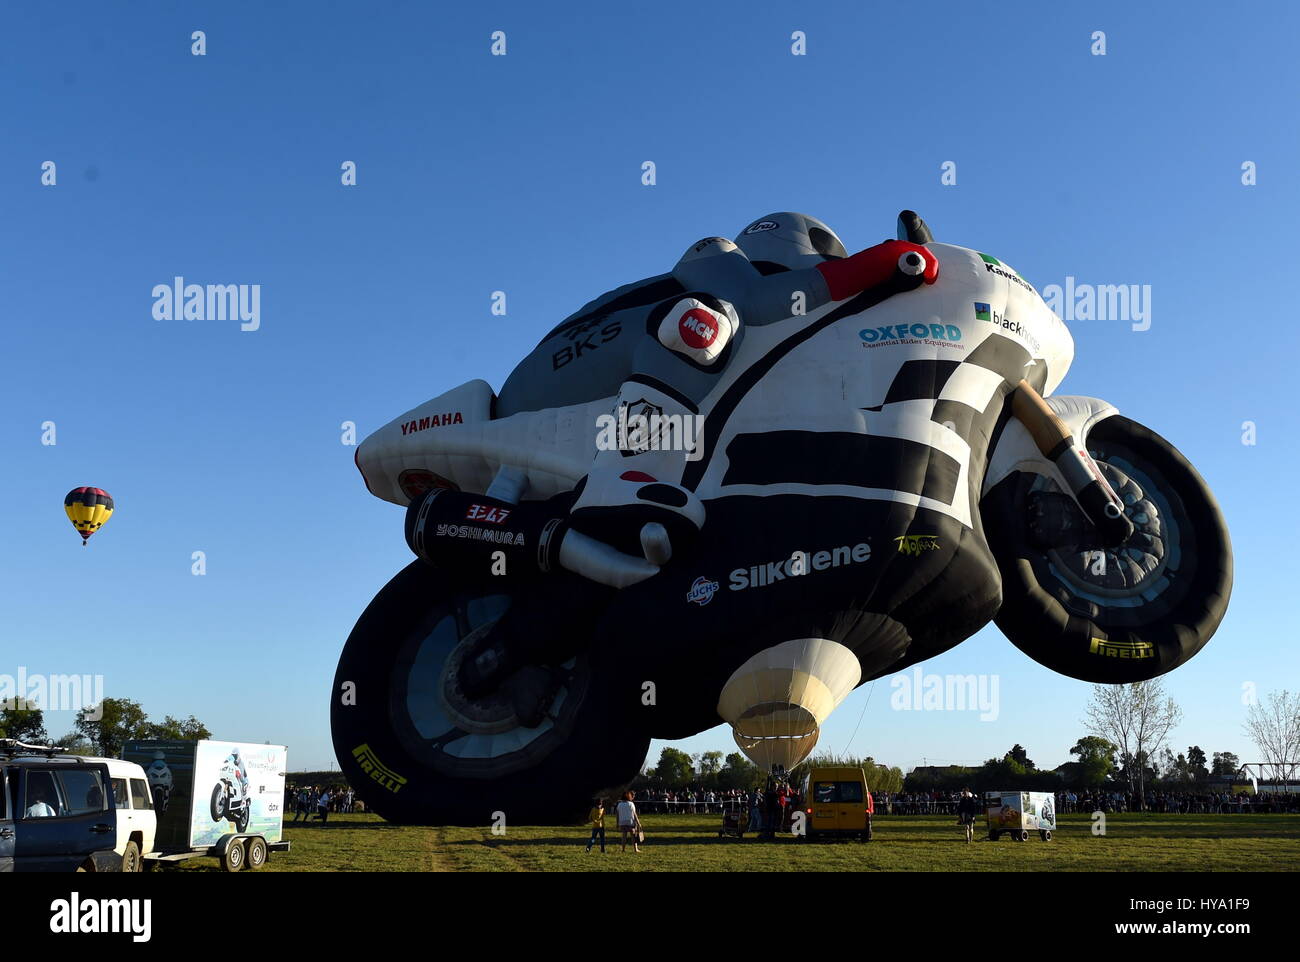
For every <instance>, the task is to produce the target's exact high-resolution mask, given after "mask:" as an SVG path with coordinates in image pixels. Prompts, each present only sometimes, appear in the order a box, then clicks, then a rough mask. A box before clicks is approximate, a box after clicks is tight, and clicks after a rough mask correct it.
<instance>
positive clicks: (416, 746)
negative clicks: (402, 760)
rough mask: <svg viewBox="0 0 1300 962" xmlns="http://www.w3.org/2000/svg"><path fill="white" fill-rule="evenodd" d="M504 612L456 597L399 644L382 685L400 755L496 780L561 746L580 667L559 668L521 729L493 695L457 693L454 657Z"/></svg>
mask: <svg viewBox="0 0 1300 962" xmlns="http://www.w3.org/2000/svg"><path fill="white" fill-rule="evenodd" d="M509 605H510V597H509V596H508V595H504V594H493V595H485V596H481V597H464V596H460V597H457V598H456V599H455V602H454V605H453V607H452V610H450V611H446V610H444V611H442V612H440V613H439V615H438V616H436V617H435V618H434V620H433V622H432V623H431V624H424V625H420V626H417V628H416V629H415V630H413V631H412V632H411V634H410V637H408V638H407V639H406V641H405V642H403V644H402V646H401V648H400V650H399V653H398V657H397V659H396V662H395V664H394V668H393V674H392V682H391V684H390V685H389V691H390V693H391V694H390V702H389V713H390V717H391V719H392V722H393V729H394V731H395V733H396V734H397V737H398V739H399V741H400V742H401V744H402V747H403V748H404V749H405V750H406V751H407V752H409V753H410V755H411V756H412V757H413V758H416V759H418V760H420V761H421V762H423V763H424V764H426V765H429V766H430V767H432V768H434V769H435V770H437V771H441V772H443V773H444V774H449V775H454V776H458V777H470V778H473V777H482V778H497V777H500V776H501V775H504V774H508V773H509V772H512V771H518V770H521V769H525V768H529V767H531V766H533V765H535V764H537V762H538V761H539V760H540V759H541V758H543V757H545V756H546V755H547V754H549V753H550V752H551V751H552V750H553V749H554V748H555V747H557V746H558V745H560V744H562V743H563V741H564V740H565V738H566V737H567V734H568V731H569V730H570V729H571V727H572V721H573V716H574V715H576V709H577V706H578V705H579V704H580V703H581V696H582V694H583V693H584V692H585V689H586V684H587V678H588V673H587V670H586V665H585V659H582V658H574V659H570V660H569V661H567V662H565V663H564V664H562V665H560V666H558V669H557V670H558V672H559V684H558V688H557V690H556V692H555V694H554V695H553V696H552V697H551V699H550V700H549V704H548V706H547V708H546V711H545V714H544V717H543V719H542V721H541V723H540V724H538V725H537V726H536V727H533V728H525V727H524V726H523V725H521V724H520V723H519V721H518V720H517V719H516V718H515V716H514V711H513V709H512V708H511V707H510V705H509V703H508V702H507V701H506V700H505V699H504V698H503V697H502V696H500V695H497V694H493V695H490V696H489V697H487V698H485V699H478V700H473V699H469V698H467V697H466V696H465V695H464V694H463V692H461V691H460V689H459V686H458V683H457V673H456V669H457V668H458V666H459V663H460V656H461V655H463V653H464V651H465V649H466V648H467V647H468V645H469V644H471V643H472V642H473V641H475V640H477V638H479V637H480V636H481V635H482V634H483V633H484V632H486V631H487V630H489V629H490V627H491V625H492V624H493V623H495V622H496V621H497V620H498V619H499V618H500V617H501V616H502V615H503V614H504V613H505V611H506V609H507V608H508V607H509Z"/></svg>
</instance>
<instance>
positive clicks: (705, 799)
mask: <svg viewBox="0 0 1300 962" xmlns="http://www.w3.org/2000/svg"><path fill="white" fill-rule="evenodd" d="M761 795H762V792H761V791H758V790H755V791H752V792H746V791H744V790H741V789H730V790H726V791H712V790H708V789H705V788H701V787H699V786H688V787H686V788H680V789H650V790H648V791H642V792H640V793H639V798H638V804H639V805H640V806H641V811H642V812H645V813H648V814H656V815H667V814H679V815H715V814H722V813H724V812H738V811H740V810H741V809H752V808H753V807H754V806H755V804H758V803H756V802H755V801H754V799H755V797H758V796H761ZM976 795H977V796H978V795H979V793H978V792H977V793H976ZM872 797H873V798H874V799H875V803H876V812H877V813H878V814H882V815H953V814H955V813H956V811H957V804H958V802H959V801H960V800H961V792H959V791H930V792H873V793H872ZM1055 797H1056V810H1057V811H1058V812H1061V813H1066V814H1072V813H1077V812H1084V813H1090V812H1107V813H1111V812H1121V813H1122V812H1136V811H1141V810H1145V811H1147V812H1156V813H1158V814H1169V815H1173V814H1182V815H1188V814H1216V815H1217V814H1251V813H1268V814H1282V813H1293V814H1294V813H1300V792H1290V793H1286V792H1259V793H1256V794H1251V793H1249V792H1228V791H1199V792H1197V791H1168V790H1164V789H1159V790H1152V791H1148V792H1147V793H1146V804H1145V806H1139V805H1138V794H1137V792H1125V791H1119V790H1111V789H1107V790H1097V789H1091V790H1085V791H1074V790H1065V791H1060V792H1056V793H1055Z"/></svg>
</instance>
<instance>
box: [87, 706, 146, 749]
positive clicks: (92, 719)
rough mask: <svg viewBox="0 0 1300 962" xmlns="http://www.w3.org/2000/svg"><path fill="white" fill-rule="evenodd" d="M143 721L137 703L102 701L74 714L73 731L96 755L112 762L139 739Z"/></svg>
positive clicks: (144, 720)
mask: <svg viewBox="0 0 1300 962" xmlns="http://www.w3.org/2000/svg"><path fill="white" fill-rule="evenodd" d="M147 719H148V716H147V715H145V713H144V709H143V708H141V707H140V705H139V703H138V702H134V701H131V700H130V699H129V698H105V699H104V700H103V701H102V702H100V703H99V704H98V705H94V706H92V707H90V708H83V709H81V711H79V712H77V720H76V723H75V726H74V727H75V728H76V731H77V734H78V735H80V736H82V737H83V738H84V739H85V740H86V741H88V742H90V743H91V744H92V745H93V746H94V747H95V750H96V751H98V752H99V754H101V755H104V756H106V757H108V758H116V757H117V756H118V755H120V754H121V753H122V746H123V745H124V744H126V742H128V741H130V740H131V739H132V738H138V737H140V732H141V730H142V729H143V728H144V724H145V722H146V720H147Z"/></svg>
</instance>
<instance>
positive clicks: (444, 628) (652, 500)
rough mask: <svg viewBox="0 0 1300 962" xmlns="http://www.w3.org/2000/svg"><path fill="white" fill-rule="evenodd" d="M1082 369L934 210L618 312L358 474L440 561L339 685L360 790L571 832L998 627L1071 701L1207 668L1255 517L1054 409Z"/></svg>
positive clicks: (412, 421) (396, 596) (384, 804)
mask: <svg viewBox="0 0 1300 962" xmlns="http://www.w3.org/2000/svg"><path fill="white" fill-rule="evenodd" d="M1073 357H1074V342H1073V339H1072V337H1071V335H1070V332H1069V330H1068V328H1067V327H1066V325H1065V324H1064V323H1063V322H1062V321H1061V319H1060V318H1059V317H1057V316H1056V315H1055V314H1054V313H1053V312H1052V310H1051V309H1050V308H1049V307H1048V306H1047V304H1046V303H1045V302H1044V300H1043V299H1042V297H1040V295H1039V293H1038V291H1037V290H1036V289H1035V288H1034V287H1033V286H1032V285H1031V284H1030V283H1029V282H1028V281H1027V280H1025V279H1024V278H1023V277H1022V276H1021V275H1020V274H1019V273H1018V272H1017V271H1016V270H1015V269H1014V268H1012V267H1011V266H1009V265H1008V264H1006V263H1004V262H1003V261H1001V260H1000V259H998V258H997V257H994V256H992V255H990V254H986V253H982V252H980V251H977V250H974V249H971V248H966V247H959V246H954V245H951V244H946V243H939V242H937V241H935V239H934V236H933V234H932V232H931V230H930V228H929V227H928V226H927V225H926V224H925V222H924V221H923V220H922V219H921V218H920V217H918V216H917V215H916V214H915V213H913V212H911V211H904V212H903V213H902V214H900V216H899V219H898V230H897V239H894V240H888V241H885V242H883V243H880V244H877V245H875V246H871V247H868V248H866V249H863V250H860V251H858V252H857V253H854V254H849V253H848V251H847V249H846V248H845V247H844V245H843V244H842V243H841V242H840V240H839V239H838V238H837V237H836V236H835V234H834V233H833V232H832V231H831V230H830V228H829V227H827V226H826V225H825V224H823V223H822V222H821V221H818V220H816V219H815V218H812V217H808V216H806V215H802V214H793V213H788V212H783V213H776V214H771V215H768V216H766V217H763V218H760V219H758V220H756V221H754V222H752V223H751V224H749V225H748V226H747V227H745V228H744V229H743V230H742V231H741V233H740V234H739V235H738V236H737V237H736V239H735V240H734V241H731V240H726V239H724V238H720V237H712V238H705V239H704V240H701V241H699V242H698V243H696V244H694V245H692V246H691V247H690V248H689V249H688V250H687V251H686V253H685V254H684V255H683V256H682V257H681V258H680V260H679V261H678V262H677V264H676V265H675V266H674V267H673V269H672V270H671V271H669V272H668V273H665V274H660V275H656V276H654V277H651V278H648V279H646V280H643V281H638V282H636V283H633V284H629V285H625V286H624V287H620V288H617V289H615V290H613V291H610V292H609V293H607V294H604V295H602V296H601V297H599V298H597V299H596V300H594V301H592V302H590V303H589V304H587V305H586V306H584V307H583V308H582V309H580V310H579V311H578V312H576V313H575V314H573V315H571V316H570V317H569V318H567V319H566V320H565V321H563V322H562V323H561V324H560V325H559V326H557V327H556V328H555V329H554V330H553V331H552V332H551V333H550V334H548V335H547V336H546V337H545V338H543V339H542V342H541V343H540V344H539V345H538V346H537V347H536V348H535V349H534V350H533V351H532V353H531V354H529V355H528V357H526V358H525V359H524V360H523V361H522V362H521V363H520V364H519V365H518V366H517V367H516V368H515V370H514V372H513V373H512V374H511V375H510V377H509V378H507V380H506V381H505V383H504V384H503V385H502V387H501V390H500V391H499V392H494V391H493V389H492V388H491V387H490V386H489V385H488V384H487V383H486V382H484V381H480V380H475V381H469V382H468V383H465V384H463V385H461V386H460V387H456V388H454V389H452V390H450V391H447V392H446V393H444V394H441V395H439V396H438V397H435V398H434V399H433V400H430V401H427V402H425V403H423V404H420V405H418V406H417V407H415V408H412V409H411V410H409V411H407V412H406V413H405V414H402V415H401V416H400V417H397V418H395V419H394V420H393V421H391V422H390V423H389V424H387V425H385V426H383V427H381V428H379V429H378V430H377V431H375V432H374V433H373V434H371V435H370V436H369V437H367V438H366V439H365V440H364V442H363V443H362V444H361V445H360V446H359V447H358V448H357V451H356V465H357V467H358V468H359V470H360V472H361V474H362V476H363V479H364V481H365V483H366V486H367V489H368V490H369V491H370V493H371V494H373V495H375V496H376V497H378V498H380V499H382V500H385V501H388V502H391V503H393V504H396V505H400V506H402V507H403V508H404V509H405V511H406V516H405V536H406V540H407V543H408V545H409V547H410V548H411V550H412V552H413V553H414V555H415V560H414V561H413V562H412V563H411V564H409V565H408V566H407V567H406V568H404V569H403V570H402V571H401V572H399V573H398V574H397V575H396V576H395V577H394V578H393V579H392V580H391V581H390V582H389V583H388V584H387V585H386V586H385V587H384V588H383V589H382V590H381V591H380V592H379V594H378V595H377V596H376V597H375V598H374V600H373V601H372V602H371V603H370V605H369V607H367V608H366V610H365V611H364V612H363V613H362V615H361V617H360V619H359V620H358V622H357V624H356V626H355V628H354V629H353V630H352V633H351V635H350V636H349V637H348V639H347V641H346V643H345V645H344V648H343V651H342V654H341V657H340V659H339V664H338V668H337V672H336V675H335V681H334V689H333V692H332V696H331V727H332V734H333V740H334V747H335V751H336V754H337V756H338V759H339V762H340V765H341V766H342V769H343V775H344V776H345V777H346V778H347V779H348V780H349V781H350V782H351V783H352V784H354V785H356V786H358V788H359V790H360V793H361V795H362V796H363V797H364V799H365V800H366V802H367V804H368V805H370V806H371V808H372V810H373V811H375V812H377V813H378V814H380V815H382V816H383V817H384V818H386V819H389V820H391V821H395V822H414V823H422V822H423V823H442V824H455V823H459V824H483V823H484V822H486V821H489V820H490V819H491V818H492V813H493V812H497V811H504V812H507V813H508V815H509V817H510V818H511V820H512V821H514V822H515V823H526V822H537V823H554V822H557V821H560V820H562V819H566V818H570V817H573V816H580V815H581V814H582V812H583V811H585V807H586V800H587V799H588V798H590V797H592V796H593V795H594V794H595V793H597V792H599V791H600V790H602V789H605V788H608V787H611V786H618V785H623V784H626V783H627V781H628V780H629V779H631V778H632V777H634V776H635V775H636V773H637V771H638V770H639V767H640V765H641V764H642V762H643V761H644V759H645V755H646V751H647V748H648V745H649V742H650V739H652V738H663V739H677V738H683V737H687V736H690V735H693V734H696V733H698V732H701V731H704V730H705V729H708V728H711V727H713V726H715V725H717V724H719V723H720V722H722V721H725V722H727V723H729V724H730V725H731V726H732V729H733V733H734V736H735V738H736V741H737V744H738V745H739V746H740V747H741V748H742V750H744V751H745V752H746V754H748V755H749V757H750V758H751V759H754V760H755V761H756V762H757V763H758V764H760V765H761V766H762V767H763V768H764V769H765V770H766V769H768V768H770V767H772V766H781V767H784V768H786V769H789V768H792V767H793V766H794V765H795V764H797V763H798V762H799V761H801V760H803V759H804V758H806V757H807V756H808V755H809V753H810V752H811V751H812V750H813V747H814V746H815V744H816V742H817V737H818V733H819V731H820V729H821V727H822V726H823V725H824V724H825V722H826V719H827V718H828V716H829V715H830V714H831V713H832V712H833V711H834V709H835V707H836V706H837V705H839V704H840V703H841V702H842V700H843V699H844V698H845V697H846V696H847V695H848V693H849V692H850V691H852V690H853V689H854V688H855V687H856V686H858V685H860V684H862V683H863V682H865V681H869V680H871V679H874V678H879V677H881V676H883V675H887V674H892V673H894V672H897V671H899V670H901V669H904V668H907V667H909V666H911V665H914V664H916V663H918V662H921V661H924V660H926V659H929V658H933V657H934V656H936V655H938V654H940V653H942V652H944V651H946V650H948V649H950V648H952V647H953V646H955V645H957V644H958V643H960V642H961V641H962V640H964V639H966V638H968V637H970V636H971V635H972V634H974V633H975V632H976V631H978V630H979V629H980V628H982V627H983V626H985V625H986V624H988V623H989V622H995V623H996V624H997V625H998V627H999V628H1000V629H1001V630H1002V631H1003V632H1004V633H1005V634H1006V636H1007V637H1008V638H1009V639H1010V640H1011V642H1012V643H1013V644H1014V645H1016V646H1017V647H1018V648H1020V649H1021V650H1022V651H1023V652H1024V653H1025V654H1027V655H1029V657H1030V658H1033V659H1034V660H1036V661H1038V662H1040V663H1041V664H1043V665H1045V666H1047V667H1048V668H1050V669H1052V670H1054V671H1056V672H1059V673H1061V674H1063V675H1066V676H1069V677H1071V678H1076V679H1081V680H1084V681H1089V682H1102V683H1113V684H1119V683H1125V682H1133V681H1141V680H1145V679H1149V678H1153V677H1155V676H1157V675H1161V674H1163V673H1165V672H1168V671H1170V670H1172V669H1174V668H1176V667H1178V666H1179V665H1181V664H1183V663H1184V662H1186V661H1187V660H1188V659H1189V658H1191V657H1192V656H1193V655H1194V654H1196V653H1197V652H1198V651H1199V650H1200V649H1201V648H1202V647H1203V646H1204V645H1205V644H1206V643H1207V642H1208V641H1209V639H1210V638H1211V636H1212V635H1213V634H1214V632H1215V630H1216V629H1217V627H1218V625H1219V623H1220V621H1221V620H1222V618H1223V615H1224V612H1225V611H1226V608H1227V605H1228V599H1229V595H1230V592H1231V586H1232V555H1231V548H1230V543H1229V537H1228V532H1227V529H1226V526H1225V524H1224V521H1223V517H1222V515H1221V513H1220V511H1219V508H1218V506H1217V504H1216V502H1215V500H1214V497H1213V495H1212V494H1211V493H1210V491H1209V489H1208V487H1207V486H1206V484H1205V482H1204V481H1203V480H1202V479H1201V477H1200V475H1199V474H1198V473H1197V472H1196V470H1195V468H1193V467H1192V465H1191V464H1190V463H1188V461H1187V460H1186V459H1185V458H1184V457H1183V456H1182V455H1181V454H1180V453H1179V452H1178V450H1177V449H1176V448H1175V447H1174V446H1173V445H1172V444H1170V443H1169V442H1168V441H1166V440H1165V439H1164V438H1162V437H1161V436H1160V435H1158V434H1156V433H1155V432H1154V431H1151V430H1150V429H1148V428H1146V427H1144V426H1142V425H1141V424H1139V423H1137V422H1136V421H1133V420H1130V419H1129V418H1127V417H1125V416H1123V415H1121V414H1120V413H1119V411H1118V410H1117V409H1116V408H1115V407H1114V406H1113V405H1111V404H1109V403H1107V402H1106V401H1103V400H1099V399H1097V398H1092V397H1084V396H1074V395H1064V396H1063V395H1058V394H1056V391H1057V389H1058V387H1059V386H1060V385H1061V382H1062V381H1063V379H1064V378H1065V376H1066V373H1067V372H1068V370H1069V368H1070V364H1071V362H1072V360H1073ZM232 764H233V765H234V767H235V768H237V767H238V766H237V762H236V763H232ZM237 781H238V779H237V778H236V779H235V780H234V781H233V782H232V781H229V780H227V781H226V783H227V784H228V785H229V792H230V794H227V795H223V798H224V799H225V801H224V802H223V803H222V804H223V805H224V806H225V807H224V808H223V809H222V811H223V812H224V813H227V814H226V817H238V816H237V815H235V816H231V815H230V814H229V813H230V812H234V811H235V810H236V809H235V806H236V805H237V800H238V789H237V786H236V785H235V782H237ZM212 806H213V808H212V811H213V812H214V813H215V812H216V811H217V796H216V794H215V793H214V795H213V801H212Z"/></svg>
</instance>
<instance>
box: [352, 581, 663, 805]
mask: <svg viewBox="0 0 1300 962" xmlns="http://www.w3.org/2000/svg"><path fill="white" fill-rule="evenodd" d="M510 601H511V598H510V595H509V594H507V593H505V592H504V591H503V590H502V588H501V587H500V586H498V585H496V584H492V585H488V584H485V583H483V582H477V583H475V582H471V581H468V580H461V579H457V578H456V577H454V576H452V575H449V574H448V573H446V572H440V571H437V570H435V569H433V568H432V567H430V566H428V565H426V564H424V563H423V562H418V561H417V562H414V563H412V564H410V565H408V566H407V567H406V568H405V569H403V570H402V571H401V572H399V573H398V575H397V576H396V577H395V578H393V580H392V581H390V582H389V583H388V584H387V585H386V586H385V587H384V589H383V590H382V591H380V592H379V594H378V595H376V596H375V598H374V600H373V601H371V603H370V605H369V607H367V608H366V610H365V612H363V613H362V615H361V618H360V619H359V620H358V621H357V624H356V627H354V628H353V629H352V633H351V635H349V636H348V640H347V643H346V644H345V645H344V648H343V653H342V655H341V656H340V658H339V665H338V670H337V672H336V674H335V678H334V692H335V695H334V697H333V699H332V704H331V706H330V727H331V729H332V735H333V741H334V751H335V754H336V755H337V756H338V759H339V764H340V766H341V768H342V771H343V775H344V777H345V778H347V779H348V781H349V782H351V783H352V784H353V785H369V786H370V788H369V790H368V791H367V792H366V802H367V805H368V807H369V808H370V810H371V811H374V812H376V813H377V814H379V815H380V816H382V817H383V818H385V819H387V820H388V821H391V822H399V823H406V824H421V823H424V824H429V823H433V824H442V825H448V824H451V825H457V824H458V825H484V824H487V823H489V822H491V821H492V820H493V819H494V817H495V816H494V813H496V812H502V813H504V815H505V817H506V819H507V820H508V821H509V822H514V823H516V824H530V823H533V824H556V823H558V822H562V821H565V820H570V819H573V820H580V819H581V816H582V815H583V814H584V813H585V811H586V809H587V807H588V805H589V803H590V800H591V798H593V797H595V796H596V795H597V794H598V793H600V792H602V791H603V790H607V789H617V788H621V787H623V786H624V785H626V784H627V783H628V782H629V781H631V779H632V778H634V777H635V776H636V773H637V771H638V770H639V768H640V766H641V763H642V762H643V761H644V760H645V756H646V752H647V750H648V748H649V742H650V740H649V738H648V737H647V736H644V735H641V734H639V733H637V732H636V731H635V730H634V729H633V728H632V727H631V726H630V725H628V724H625V723H624V721H623V719H624V718H625V717H626V715H625V714H624V713H623V712H621V711H618V710H616V709H615V700H614V697H615V696H614V692H613V691H612V689H613V688H614V687H615V686H613V685H611V684H605V683H603V682H604V680H605V675H604V674H602V669H601V668H600V667H599V666H598V665H597V664H596V663H595V662H594V659H593V657H592V656H590V655H588V654H580V655H578V656H577V657H575V658H571V659H570V660H569V661H567V662H565V663H564V664H563V665H561V666H558V668H557V669H556V671H557V677H558V688H557V691H556V694H555V695H554V696H553V697H552V698H551V700H550V703H549V704H548V706H547V707H546V710H545V716H544V718H543V720H542V722H541V724H539V725H537V726H536V727H532V728H527V727H524V726H523V725H522V724H521V723H520V722H519V721H518V720H517V719H516V718H515V716H514V710H513V709H512V708H511V707H510V704H509V701H508V700H507V699H505V698H504V697H502V696H500V695H489V696H488V697H486V698H483V699H479V700H470V699H467V698H466V697H465V696H464V695H463V694H462V693H461V692H460V690H459V687H458V686H457V684H456V668H457V666H458V665H459V658H460V655H461V654H462V653H463V651H464V649H465V644H464V643H465V642H466V640H467V639H470V640H472V639H471V635H473V636H474V637H475V638H477V637H479V635H476V634H474V633H475V632H482V631H485V630H487V628H488V626H490V625H491V624H492V623H493V622H495V621H496V619H498V618H499V617H500V616H501V615H502V614H503V613H504V612H505V610H506V609H507V608H508V607H509V605H510ZM342 693H350V694H351V696H352V697H350V698H345V697H344V695H343V694H342ZM637 694H638V695H639V692H638V693H637ZM625 701H626V702H627V703H629V704H631V703H635V702H636V699H635V698H629V699H626V700H625ZM345 702H347V703H345ZM629 710H631V708H629Z"/></svg>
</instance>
